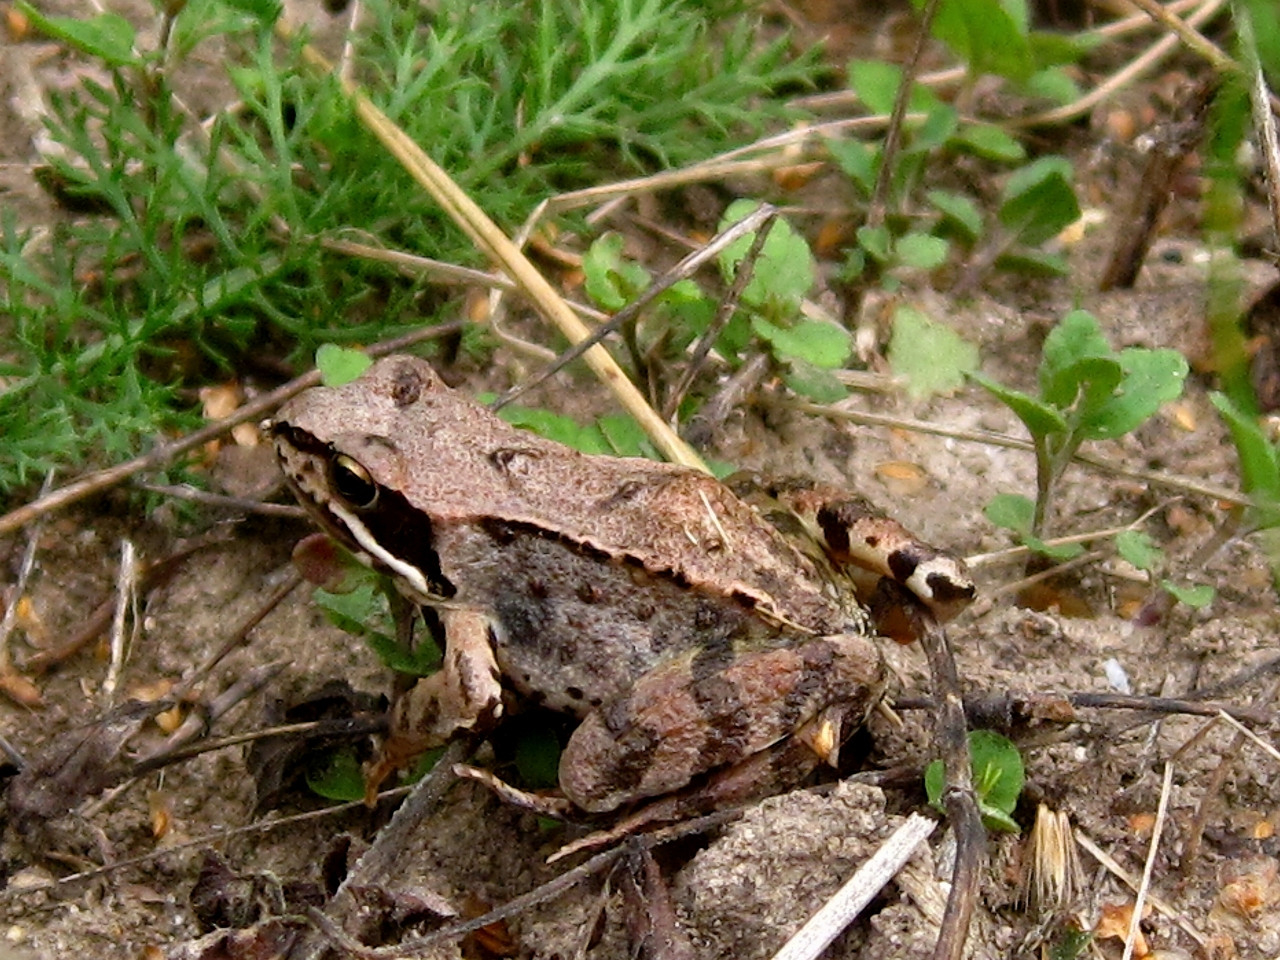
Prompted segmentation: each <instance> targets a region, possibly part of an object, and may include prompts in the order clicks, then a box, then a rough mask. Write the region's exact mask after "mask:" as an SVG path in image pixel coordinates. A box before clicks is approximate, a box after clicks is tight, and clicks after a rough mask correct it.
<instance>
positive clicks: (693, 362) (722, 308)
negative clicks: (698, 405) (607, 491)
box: [662, 204, 777, 420]
mask: <svg viewBox="0 0 1280 960" xmlns="http://www.w3.org/2000/svg"><path fill="white" fill-rule="evenodd" d="M766 209H767V210H768V211H769V213H768V215H767V216H766V217H765V219H764V220H763V221H761V223H760V229H759V230H757V231H756V233H755V236H754V237H753V238H752V240H751V246H750V247H748V248H747V252H746V254H745V255H744V256H743V257H742V259H741V260H739V261H738V265H737V267H736V272H735V273H734V277H733V283H731V284H730V285H729V289H728V291H727V292H726V293H725V295H724V297H723V298H722V299H721V301H720V304H719V306H717V307H716V315H715V317H714V318H713V319H712V320H711V323H709V324H708V325H707V329H706V330H705V331H703V334H702V336H701V337H699V338H698V342H697V343H696V344H695V345H694V347H693V349H692V350H691V351H690V352H689V362H688V363H686V364H685V368H684V373H682V374H681V375H680V380H679V381H678V382H677V383H676V385H675V387H674V388H673V389H672V391H671V396H669V397H667V402H666V403H665V404H663V407H662V416H663V418H664V419H666V420H673V419H674V418H675V415H676V411H677V410H679V409H680V401H682V400H683V399H684V395H685V394H686V393H687V392H688V390H689V387H691V386H692V385H693V381H694V378H695V377H697V375H698V372H699V371H700V370H701V369H702V365H703V364H704V363H705V362H706V360H707V357H708V356H709V355H710V354H711V348H712V347H714V346H715V343H716V340H717V339H719V337H720V333H721V331H723V330H724V328H725V327H726V326H728V324H729V321H730V320H731V319H733V314H734V312H735V311H736V310H737V309H738V301H739V300H741V299H742V291H744V290H745V289H747V284H748V283H750V282H751V276H752V274H753V273H755V265H756V260H757V259H759V257H760V254H761V252H762V251H763V250H764V244H765V241H766V240H767V239H768V237H769V231H770V230H771V229H773V224H774V220H775V218H776V215H777V211H776V210H775V209H774V208H773V207H771V206H769V204H761V205H760V209H759V210H757V211H756V212H757V213H759V212H761V211H764V210H766Z"/></svg>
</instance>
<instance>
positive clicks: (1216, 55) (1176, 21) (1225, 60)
mask: <svg viewBox="0 0 1280 960" xmlns="http://www.w3.org/2000/svg"><path fill="white" fill-rule="evenodd" d="M1132 2H1133V5H1134V6H1135V7H1137V8H1138V9H1139V10H1141V11H1142V12H1143V13H1145V14H1146V15H1147V16H1149V17H1150V18H1151V19H1152V20H1154V21H1155V22H1156V23H1158V24H1160V25H1161V26H1162V27H1167V28H1168V29H1169V30H1170V31H1172V33H1173V34H1174V35H1175V36H1176V37H1177V38H1178V39H1179V40H1181V41H1182V43H1183V44H1184V45H1185V46H1187V47H1189V48H1191V49H1192V50H1194V51H1195V52H1196V53H1198V54H1200V56H1202V57H1204V58H1205V59H1206V60H1208V61H1209V62H1210V63H1211V64H1213V68H1214V69H1215V70H1217V71H1218V72H1220V73H1239V72H1240V65H1239V64H1238V63H1236V62H1235V61H1234V60H1232V59H1231V58H1230V57H1229V56H1227V55H1226V54H1225V53H1223V52H1222V51H1221V50H1219V49H1218V48H1217V47H1216V46H1215V45H1214V44H1213V43H1211V42H1210V41H1209V40H1207V39H1205V37H1204V36H1203V35H1202V34H1199V33H1197V32H1196V31H1195V30H1194V29H1192V27H1193V25H1192V24H1191V23H1190V22H1189V21H1184V20H1182V19H1181V18H1179V17H1178V15H1177V14H1176V13H1173V12H1171V11H1170V10H1169V9H1168V8H1166V7H1164V6H1161V5H1160V4H1159V3H1156V0H1132ZM1242 9H1243V7H1240V6H1237V8H1236V11H1235V12H1236V15H1237V17H1238V16H1239V13H1240V11H1241V10H1242Z"/></svg>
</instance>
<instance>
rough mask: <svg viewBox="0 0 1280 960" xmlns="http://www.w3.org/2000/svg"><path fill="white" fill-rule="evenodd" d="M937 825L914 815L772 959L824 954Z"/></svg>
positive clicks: (796, 959)
mask: <svg viewBox="0 0 1280 960" xmlns="http://www.w3.org/2000/svg"><path fill="white" fill-rule="evenodd" d="M936 826H937V824H936V823H934V821H932V820H930V819H929V818H928V817H924V816H921V815H920V814H918V813H913V814H911V816H909V817H908V818H907V819H906V820H905V821H903V823H902V825H901V826H899V827H898V829H897V830H895V831H894V832H893V835H892V836H890V837H889V839H887V840H886V841H885V842H884V843H883V844H882V845H881V847H880V849H879V850H877V851H876V852H875V854H874V856H872V857H871V859H870V860H868V861H867V862H866V863H864V864H863V865H862V866H861V867H859V868H858V871H857V872H856V873H855V874H854V875H853V876H852V877H850V878H849V879H848V880H847V881H846V882H845V885H844V886H843V887H841V888H840V889H839V890H837V891H836V893H835V895H834V896H833V897H832V898H831V899H830V900H828V901H827V902H826V903H825V904H824V905H823V907H822V909H821V910H819V911H818V912H817V913H815V914H814V915H813V916H812V917H810V918H809V920H808V921H807V922H806V923H805V925H804V926H802V927H801V928H800V929H799V930H797V931H796V932H795V934H794V935H793V936H792V937H791V939H790V940H788V941H787V942H786V943H785V944H783V946H782V949H781V950H779V951H778V952H777V953H775V954H774V955H773V960H813V958H815V957H817V956H818V955H819V954H820V953H822V951H823V950H825V949H826V948H827V946H828V945H829V944H830V943H831V941H832V940H834V939H835V938H836V937H838V936H839V935H840V933H841V931H843V930H844V928H845V927H847V926H848V925H849V924H850V923H852V922H853V920H854V918H855V917H857V916H858V914H859V913H861V912H862V910H863V908H865V907H866V905H867V904H868V903H870V902H871V899H872V898H873V897H874V896H875V895H876V894H877V893H879V892H880V891H881V890H882V889H883V888H884V886H885V884H887V883H888V882H889V881H890V880H892V879H893V878H894V876H895V875H896V874H897V872H898V871H899V870H900V869H902V866H903V864H905V863H906V862H907V860H909V859H910V858H911V855H912V854H913V853H914V852H915V850H916V848H917V847H918V846H920V844H921V843H923V842H924V841H925V840H926V839H928V837H929V835H930V834H931V833H933V830H934V828H935V827H936Z"/></svg>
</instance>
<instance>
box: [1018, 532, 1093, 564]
mask: <svg viewBox="0 0 1280 960" xmlns="http://www.w3.org/2000/svg"><path fill="white" fill-rule="evenodd" d="M1022 545H1023V546H1024V547H1026V548H1027V549H1028V550H1034V551H1035V552H1036V553H1038V554H1040V555H1041V556H1045V557H1048V558H1049V559H1050V560H1052V561H1054V562H1055V563H1064V562H1065V561H1067V560H1074V559H1075V558H1076V557H1078V556H1080V554H1082V553H1084V546H1083V545H1081V544H1079V543H1045V541H1043V540H1041V539H1040V538H1039V537H1033V536H1032V535H1031V534H1029V533H1028V534H1026V535H1024V536H1023V538H1022Z"/></svg>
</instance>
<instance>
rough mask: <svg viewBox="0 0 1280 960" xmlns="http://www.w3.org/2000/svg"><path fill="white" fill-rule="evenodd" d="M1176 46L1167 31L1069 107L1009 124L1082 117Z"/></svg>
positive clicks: (1190, 20)
mask: <svg viewBox="0 0 1280 960" xmlns="http://www.w3.org/2000/svg"><path fill="white" fill-rule="evenodd" d="M1225 3H1226V0H1205V3H1203V4H1201V5H1200V6H1199V7H1198V8H1197V9H1196V11H1195V12H1194V13H1192V14H1191V16H1189V17H1187V19H1186V20H1185V21H1184V22H1185V24H1186V26H1187V27H1192V28H1194V27H1199V26H1200V25H1201V24H1204V23H1207V22H1208V21H1209V20H1210V19H1211V18H1212V17H1213V16H1214V15H1215V14H1216V13H1217V12H1218V11H1219V10H1221V9H1222V7H1223V5H1224V4H1225ZM1177 46H1178V37H1177V36H1176V35H1175V34H1172V33H1169V34H1165V36H1163V37H1161V38H1160V39H1159V40H1158V41H1156V42H1155V43H1153V44H1152V45H1151V46H1150V47H1148V48H1147V50H1146V52H1145V53H1143V54H1142V56H1140V57H1137V58H1135V59H1134V60H1132V61H1131V62H1130V63H1128V64H1127V65H1126V66H1124V67H1123V68H1122V69H1120V70H1118V71H1116V72H1115V73H1114V74H1112V75H1111V76H1110V77H1108V78H1107V79H1106V80H1104V81H1103V82H1102V83H1100V84H1098V85H1097V86H1096V87H1094V88H1093V89H1092V90H1090V91H1089V92H1088V93H1087V94H1085V95H1084V96H1083V97H1081V98H1080V99H1078V100H1076V101H1074V102H1072V103H1068V104H1067V105H1066V106H1062V107H1055V108H1054V109H1052V110H1046V111H1044V112H1043V113H1037V114H1034V115H1032V116H1029V117H1022V118H1020V119H1018V120H1014V121H1012V122H1011V123H1010V126H1012V127H1017V128H1026V127H1046V126H1057V125H1058V124H1061V123H1065V122H1067V121H1069V120H1074V119H1075V118H1077V117H1080V116H1083V115H1085V114H1087V113H1088V112H1089V111H1090V110H1092V109H1093V108H1094V107H1096V106H1097V105H1098V104H1100V103H1102V102H1103V101H1104V100H1106V99H1108V98H1109V97H1111V96H1113V95H1114V94H1115V92H1116V91H1117V90H1120V89H1122V88H1124V87H1127V86H1128V85H1129V84H1131V83H1133V81H1135V80H1137V79H1138V77H1140V76H1142V75H1143V74H1144V73H1146V72H1147V71H1148V70H1151V69H1152V68H1153V67H1155V65H1156V64H1157V63H1159V62H1160V61H1161V60H1163V59H1164V58H1165V57H1167V56H1169V54H1171V53H1173V51H1174V49H1176V48H1177Z"/></svg>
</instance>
